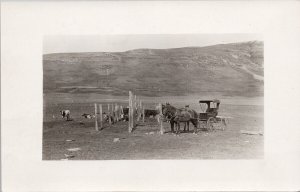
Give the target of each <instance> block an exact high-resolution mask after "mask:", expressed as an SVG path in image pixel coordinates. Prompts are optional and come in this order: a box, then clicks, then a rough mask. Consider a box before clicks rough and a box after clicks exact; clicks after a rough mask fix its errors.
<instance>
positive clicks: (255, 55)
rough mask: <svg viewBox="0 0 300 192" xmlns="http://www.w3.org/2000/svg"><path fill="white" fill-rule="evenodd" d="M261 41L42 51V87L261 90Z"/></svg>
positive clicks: (148, 92)
mask: <svg viewBox="0 0 300 192" xmlns="http://www.w3.org/2000/svg"><path fill="white" fill-rule="evenodd" d="M263 60H264V58H263V43H262V42H258V41H251V42H242V43H234V44H219V45H214V46H207V47H183V48H173V49H136V50H130V51H126V52H95V53H54V54H45V55H44V56H43V70H44V93H48V92H63V93H101V94H111V95H127V94H128V90H132V91H135V93H137V94H138V95H144V96H172V95H189V94H197V93H219V94H222V95H235V96H261V95H263V84H264V81H263V71H264V70H263Z"/></svg>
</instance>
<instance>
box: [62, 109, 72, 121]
mask: <svg viewBox="0 0 300 192" xmlns="http://www.w3.org/2000/svg"><path fill="white" fill-rule="evenodd" d="M60 114H61V117H62V118H63V119H64V118H66V119H67V121H69V120H70V114H71V112H70V110H68V109H66V110H62V111H60Z"/></svg>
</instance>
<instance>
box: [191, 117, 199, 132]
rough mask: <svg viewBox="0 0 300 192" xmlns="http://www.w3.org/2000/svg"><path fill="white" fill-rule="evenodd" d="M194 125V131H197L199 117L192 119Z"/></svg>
mask: <svg viewBox="0 0 300 192" xmlns="http://www.w3.org/2000/svg"><path fill="white" fill-rule="evenodd" d="M192 123H193V125H194V133H197V128H198V120H197V119H194V120H193V121H192Z"/></svg>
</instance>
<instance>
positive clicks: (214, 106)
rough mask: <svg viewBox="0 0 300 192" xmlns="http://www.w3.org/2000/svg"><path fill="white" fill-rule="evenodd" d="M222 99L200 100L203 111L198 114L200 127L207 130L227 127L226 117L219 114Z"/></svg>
mask: <svg viewBox="0 0 300 192" xmlns="http://www.w3.org/2000/svg"><path fill="white" fill-rule="evenodd" d="M220 103H221V102H220V100H217V99H215V100H200V101H199V104H200V107H201V110H202V112H200V113H199V115H198V122H199V125H200V128H204V129H207V130H215V129H222V130H224V129H225V127H226V119H225V118H222V117H219V116H218V111H219V107H220Z"/></svg>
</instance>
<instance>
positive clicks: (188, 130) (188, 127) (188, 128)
mask: <svg viewBox="0 0 300 192" xmlns="http://www.w3.org/2000/svg"><path fill="white" fill-rule="evenodd" d="M186 124H187V132H190V122H189V121H187V122H186Z"/></svg>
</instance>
